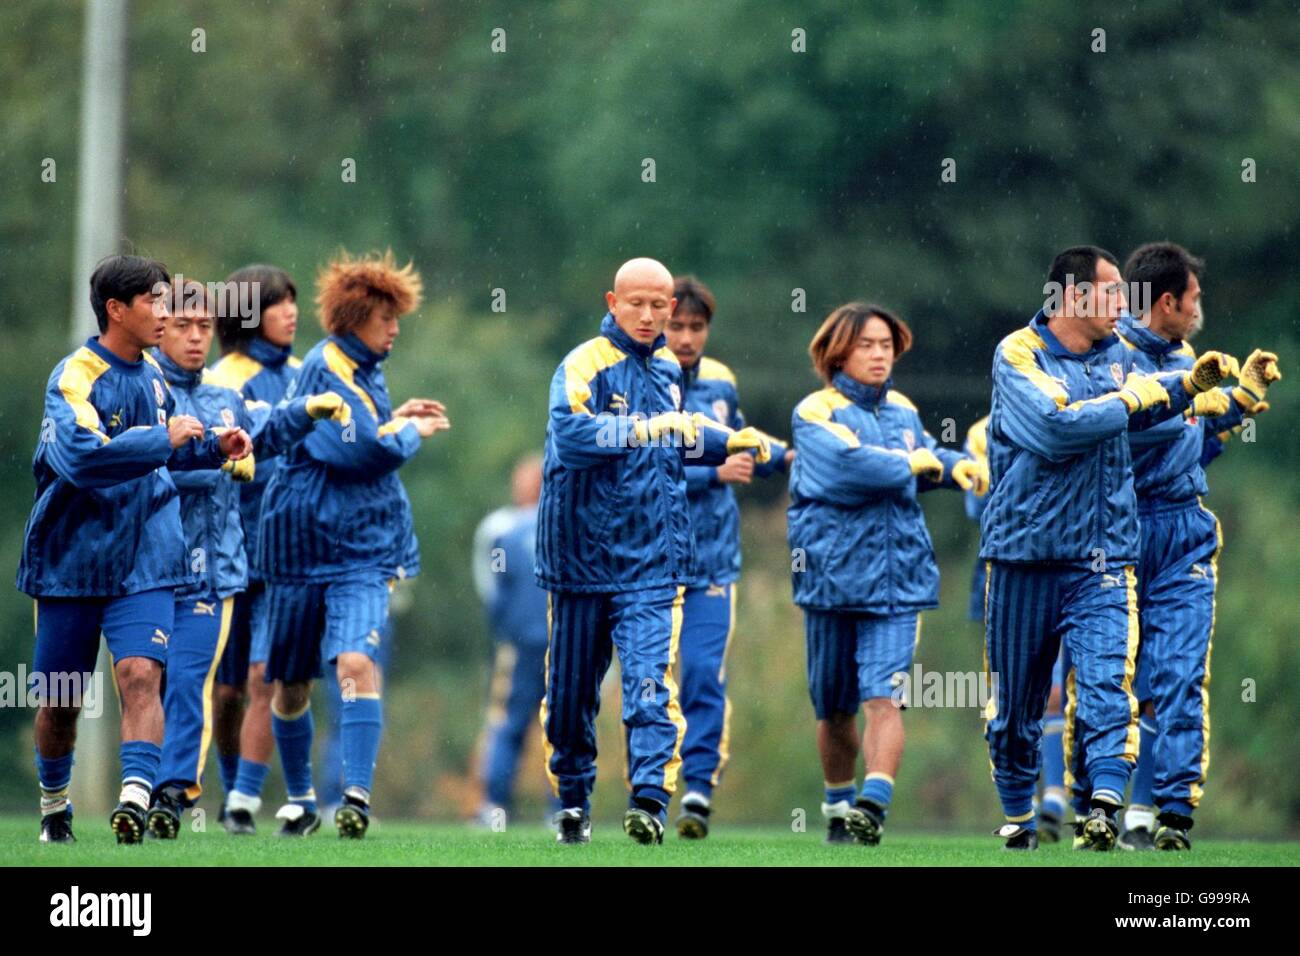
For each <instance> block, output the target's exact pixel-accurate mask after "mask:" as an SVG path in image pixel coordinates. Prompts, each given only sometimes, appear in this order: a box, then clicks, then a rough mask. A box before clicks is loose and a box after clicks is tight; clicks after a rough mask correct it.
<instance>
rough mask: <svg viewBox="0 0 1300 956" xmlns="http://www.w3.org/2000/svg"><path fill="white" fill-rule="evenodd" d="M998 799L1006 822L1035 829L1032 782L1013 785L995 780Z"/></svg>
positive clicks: (1036, 827) (1036, 821)
mask: <svg viewBox="0 0 1300 956" xmlns="http://www.w3.org/2000/svg"><path fill="white" fill-rule="evenodd" d="M995 784H996V786H997V789H998V800H999V801H1000V802H1001V803H1002V816H1003V817H1004V818H1005V819H1006V821H1007V823H1014V824H1016V826H1020V827H1024V828H1025V829H1026V830H1037V829H1038V820H1037V819H1036V818H1035V815H1034V783H1033V781H1032V780H1031V781H1029V782H1028V783H1017V784H1015V785H1014V786H1012V785H1008V784H1003V783H1001V782H996V781H995Z"/></svg>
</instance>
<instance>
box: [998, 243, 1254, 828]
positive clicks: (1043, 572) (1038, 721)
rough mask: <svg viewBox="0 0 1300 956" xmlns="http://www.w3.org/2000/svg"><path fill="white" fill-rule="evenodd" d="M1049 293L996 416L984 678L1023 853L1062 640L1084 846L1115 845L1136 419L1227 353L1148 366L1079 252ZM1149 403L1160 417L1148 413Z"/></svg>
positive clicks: (1113, 275) (1104, 269) (1129, 759)
mask: <svg viewBox="0 0 1300 956" xmlns="http://www.w3.org/2000/svg"><path fill="white" fill-rule="evenodd" d="M1045 291H1047V292H1048V294H1049V298H1048V300H1047V302H1046V304H1045V306H1044V308H1043V309H1042V310H1040V311H1039V312H1038V314H1036V315H1035V316H1034V317H1033V319H1031V320H1030V322H1029V325H1028V326H1026V327H1025V328H1023V329H1020V330H1019V331H1016V332H1012V333H1011V334H1010V335H1008V336H1007V337H1006V338H1004V339H1003V340H1002V342H1001V343H999V345H998V347H997V350H996V352H995V354H994V359H993V402H992V408H991V412H990V416H989V427H988V442H989V467H990V471H991V475H992V485H991V490H990V492H989V503H988V506H987V507H986V508H985V511H984V516H983V519H982V520H981V529H980V530H981V535H980V557H981V558H983V559H984V560H986V561H988V562H990V563H989V568H988V592H987V593H988V600H987V604H986V613H985V652H986V668H985V669H986V679H989V680H990V681H991V676H987V675H991V674H997V675H998V682H997V685H996V687H997V694H996V697H994V698H993V699H992V700H991V701H990V708H989V713H988V715H987V716H988V722H987V724H986V727H985V738H986V739H987V741H988V745H989V756H990V759H991V762H992V765H993V779H994V782H995V784H996V786H997V791H998V796H999V798H1000V800H1001V802H1002V808H1003V813H1004V814H1005V816H1006V824H1005V825H1004V826H1002V827H1000V828H999V829H998V831H997V833H998V834H999V835H1000V836H1003V837H1005V838H1006V846H1007V848H1008V849H1013V850H1031V849H1036V848H1037V846H1038V835H1037V823H1036V821H1035V819H1034V811H1033V795H1034V789H1035V786H1036V783H1037V780H1038V765H1039V744H1040V739H1041V737H1042V722H1043V710H1044V705H1045V704H1046V702H1047V696H1048V688H1049V685H1050V683H1051V675H1052V667H1053V664H1054V662H1055V661H1056V658H1057V656H1058V651H1059V649H1060V645H1061V642H1062V641H1064V643H1065V645H1066V648H1067V650H1068V651H1069V654H1070V657H1071V659H1072V661H1073V672H1072V673H1071V675H1070V677H1069V679H1068V680H1067V681H1066V701H1067V702H1066V713H1067V715H1072V725H1073V734H1071V733H1070V730H1071V727H1070V726H1067V732H1066V735H1065V736H1066V739H1065V741H1064V747H1065V750H1066V752H1067V753H1068V754H1070V755H1071V758H1072V765H1068V766H1067V778H1066V783H1067V784H1069V783H1070V782H1071V781H1070V777H1069V775H1070V774H1071V773H1072V774H1073V776H1074V778H1075V779H1076V780H1078V781H1079V787H1078V789H1079V790H1080V791H1082V792H1084V793H1086V794H1087V799H1088V813H1087V816H1086V818H1083V819H1081V820H1080V821H1079V822H1078V823H1077V824H1076V838H1075V844H1076V846H1077V847H1079V848H1080V849H1094V850H1109V849H1110V848H1111V847H1112V846H1114V843H1115V838H1116V835H1117V833H1118V824H1117V822H1116V818H1115V814H1116V812H1117V810H1118V809H1119V806H1120V805H1121V803H1122V802H1123V794H1124V790H1125V787H1126V785H1127V784H1128V778H1129V774H1130V772H1131V771H1132V768H1133V762H1134V760H1135V758H1136V756H1137V702H1136V700H1135V699H1134V697H1133V689H1132V680H1133V666H1134V658H1135V654H1136V651H1137V641H1138V620H1137V581H1136V576H1135V574H1134V565H1135V564H1136V563H1137V559H1138V529H1137V499H1136V497H1135V495H1134V491H1133V469H1132V465H1131V459H1130V456H1129V443H1128V432H1129V429H1130V428H1145V427H1149V426H1151V425H1153V424H1155V423H1157V422H1159V421H1161V420H1163V419H1164V418H1167V417H1169V416H1171V415H1175V414H1179V413H1181V412H1182V411H1183V410H1184V409H1185V408H1187V407H1188V405H1189V403H1190V402H1191V399H1192V396H1193V395H1194V394H1196V393H1198V392H1202V391H1206V390H1208V389H1211V388H1214V387H1216V386H1217V385H1218V384H1219V383H1220V382H1221V381H1222V380H1223V379H1224V378H1225V377H1226V376H1227V375H1228V374H1230V373H1231V371H1232V361H1231V359H1229V358H1228V357H1227V356H1223V355H1220V354H1219V353H1216V352H1207V353H1206V354H1205V355H1203V356H1201V358H1200V359H1198V360H1197V362H1196V364H1195V365H1194V366H1193V367H1192V368H1191V369H1190V370H1188V371H1185V372H1174V373H1170V374H1164V375H1161V376H1150V375H1144V374H1140V373H1139V372H1138V371H1136V368H1137V363H1136V359H1135V354H1134V351H1133V350H1132V349H1130V348H1128V347H1127V346H1125V345H1124V344H1123V343H1122V342H1121V341H1120V340H1119V338H1118V336H1116V335H1115V326H1116V323H1117V322H1118V321H1119V316H1120V312H1121V310H1122V309H1123V308H1124V307H1125V304H1126V300H1125V296H1124V286H1123V282H1122V279H1121V277H1120V272H1119V267H1118V265H1117V263H1116V259H1115V257H1114V256H1113V255H1111V254H1110V253H1109V252H1106V251H1105V250H1103V249H1099V248H1097V247H1096V246H1075V247H1071V248H1069V249H1066V250H1065V251H1064V252H1062V253H1060V254H1059V255H1058V256H1057V257H1056V258H1055V260H1053V262H1052V266H1051V269H1050V271H1049V274H1048V285H1047V286H1046V288H1045ZM1148 410H1151V411H1148Z"/></svg>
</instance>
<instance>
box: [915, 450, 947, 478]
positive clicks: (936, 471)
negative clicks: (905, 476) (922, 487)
mask: <svg viewBox="0 0 1300 956" xmlns="http://www.w3.org/2000/svg"><path fill="white" fill-rule="evenodd" d="M907 463H908V464H909V465H910V466H911V468H912V474H914V475H916V476H917V477H918V478H929V479H930V480H931V481H943V462H941V461H940V460H939V459H938V458H936V457H934V452H932V451H930V449H928V448H918V449H917V450H916V451H914V452H912V453H911V454H910V455H908V456H907Z"/></svg>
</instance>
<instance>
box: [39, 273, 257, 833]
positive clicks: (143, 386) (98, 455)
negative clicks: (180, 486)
mask: <svg viewBox="0 0 1300 956" xmlns="http://www.w3.org/2000/svg"><path fill="white" fill-rule="evenodd" d="M169 282H170V277H169V275H168V273H167V268H166V267H165V266H164V265H163V264H162V263H160V262H157V261H155V260H152V259H146V258H142V257H139V256H109V257H108V258H106V259H104V260H102V261H101V262H100V263H99V264H98V265H97V266H96V268H95V271H94V274H93V275H91V277H90V304H91V307H92V308H93V310H94V313H95V319H96V321H97V323H98V325H99V334H98V335H94V336H91V337H90V338H89V339H87V340H86V344H85V345H83V346H81V347H80V348H78V349H77V350H76V351H74V352H73V353H72V354H71V355H69V356H67V357H66V358H64V359H63V360H62V361H60V362H59V364H58V365H56V366H55V367H54V371H53V372H52V373H51V374H50V378H49V384H48V385H47V387H46V391H45V414H44V419H43V421H42V423H41V434H40V440H39V441H38V442H37V445H36V453H35V455H34V456H33V459H32V471H33V473H34V475H35V477H36V501H35V504H34V506H33V507H32V512H31V516H30V517H29V518H28V519H27V528H26V530H25V532H24V542H23V553H22V558H21V560H20V562H19V566H18V588H19V590H21V591H24V592H25V593H27V594H30V595H31V596H32V597H34V598H35V599H36V654H35V660H34V662H33V667H32V679H33V681H35V682H37V685H38V691H39V693H40V698H41V699H40V708H39V710H38V711H37V713H36V771H37V776H38V778H39V780H40V787H41V837H40V838H41V842H44V843H68V842H72V840H73V835H72V806H71V804H70V803H69V802H68V787H69V785H70V783H71V780H72V762H73V749H74V746H75V743H76V735H77V714H78V713H79V711H80V709H81V703H82V700H81V698H80V695H73V696H72V697H68V696H67V695H65V694H63V693H50V688H51V686H54V687H58V688H62V689H64V690H66V689H67V688H68V687H69V686H70V685H69V681H72V682H73V689H74V690H75V689H76V687H75V685H76V684H77V683H79V682H82V681H88V680H89V677H90V674H91V672H92V671H93V670H94V667H95V657H96V654H97V652H98V649H99V636H100V633H101V632H102V633H103V635H104V638H105V640H106V641H107V642H108V650H109V654H110V656H111V658H112V661H113V673H114V678H115V680H116V684H117V688H118V694H119V697H120V701H121V707H122V722H121V733H122V738H121V746H120V749H119V754H120V757H121V764H122V789H121V793H120V795H119V798H118V805H117V808H116V809H115V810H114V811H113V813H112V816H111V818H110V823H111V825H112V828H113V831H114V833H115V834H116V835H117V841H118V842H119V843H139V842H140V841H141V839H142V838H143V836H144V832H145V826H146V820H145V817H146V812H147V810H148V807H149V801H150V797H151V794H152V790H153V786H154V781H155V779H156V776H157V773H158V763H159V757H160V754H161V745H162V739H163V704H162V694H161V682H162V673H163V664H164V661H165V660H166V657H167V642H168V640H169V639H170V638H171V635H172V623H173V603H172V602H173V598H172V590H173V588H175V587H177V586H180V585H183V584H186V583H188V581H189V580H190V569H189V563H188V560H187V555H186V551H185V538H184V535H183V534H182V531H181V518H180V506H179V503H178V501H177V493H176V485H175V483H174V482H173V480H172V475H171V471H170V470H169V469H176V470H182V469H189V468H218V467H221V466H222V465H223V464H224V463H225V462H226V461H227V460H230V461H238V460H239V459H241V458H243V457H244V456H245V455H247V454H248V452H249V450H250V447H251V442H250V441H249V437H248V435H247V434H246V433H245V432H244V431H242V430H241V429H239V428H232V429H230V430H229V431H225V432H223V433H222V434H220V435H217V434H215V433H212V432H210V431H209V430H208V429H206V428H205V427H204V426H203V424H202V422H200V421H199V420H198V419H196V418H194V417H193V416H190V415H173V411H174V410H175V402H174V400H173V398H172V395H171V390H170V389H169V388H168V387H167V383H166V381H165V380H164V378H163V373H162V371H161V370H160V369H159V368H158V364H157V363H156V362H155V361H154V360H153V358H152V357H151V356H149V355H148V354H147V353H146V351H145V350H146V349H148V348H150V347H151V346H153V345H156V344H158V341H159V339H160V338H161V337H162V333H163V324H164V318H165V316H166V314H167V302H166V298H165V296H166V291H167V286H168V283H169ZM42 686H43V688H44V690H40V687H42ZM82 689H84V687H83V688H82Z"/></svg>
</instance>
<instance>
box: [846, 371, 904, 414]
mask: <svg viewBox="0 0 1300 956" xmlns="http://www.w3.org/2000/svg"><path fill="white" fill-rule="evenodd" d="M831 384H832V385H833V386H835V389H836V390H837V391H839V392H841V393H842V394H843V395H845V396H846V397H847V398H848V399H849V400H850V401H852V402H853V403H854V404H855V405H861V406H862V407H863V408H867V409H874V408H875V407H876V406H877V405H879V404H880V403H881V402H882V401H884V399H885V396H886V395H887V394H888V393H889V390H890V389H891V388H893V387H894V380H893V379H892V378H889V379H886V380H885V384H884V385H866V384H864V383H863V382H859V381H858V380H857V379H856V378H853V377H852V376H851V375H848V374H846V373H845V372H843V371H840V372H836V373H835V377H834V378H833V379H831Z"/></svg>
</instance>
